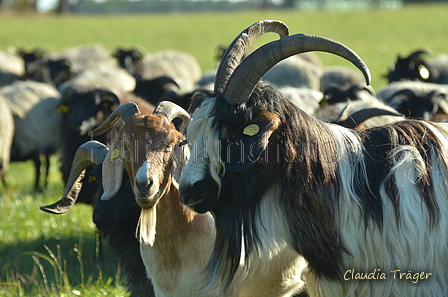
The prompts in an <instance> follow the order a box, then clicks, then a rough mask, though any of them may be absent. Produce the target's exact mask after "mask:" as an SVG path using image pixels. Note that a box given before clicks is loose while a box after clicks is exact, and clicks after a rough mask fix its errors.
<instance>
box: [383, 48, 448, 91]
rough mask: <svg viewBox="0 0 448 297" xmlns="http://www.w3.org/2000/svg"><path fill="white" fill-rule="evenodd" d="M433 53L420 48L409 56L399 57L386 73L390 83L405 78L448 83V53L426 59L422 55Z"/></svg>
mask: <svg viewBox="0 0 448 297" xmlns="http://www.w3.org/2000/svg"><path fill="white" fill-rule="evenodd" d="M423 54H426V55H431V54H432V52H431V51H430V50H428V49H419V50H416V51H414V52H412V53H411V54H409V56H408V57H405V58H403V57H401V56H400V55H399V56H398V57H397V61H396V62H395V64H392V65H389V71H388V73H387V74H386V75H385V77H386V78H387V80H388V81H389V83H392V82H396V81H403V80H411V81H423V82H429V83H438V84H448V55H440V56H438V57H436V58H435V59H432V60H429V61H426V60H425V59H423V58H422V55H423Z"/></svg>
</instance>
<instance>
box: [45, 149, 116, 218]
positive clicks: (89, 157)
mask: <svg viewBox="0 0 448 297" xmlns="http://www.w3.org/2000/svg"><path fill="white" fill-rule="evenodd" d="M108 150H109V149H108V148H107V146H105V145H104V144H102V143H101V142H98V141H96V140H92V141H88V142H86V143H84V144H82V145H81V146H79V148H78V149H77V150H76V153H75V157H74V159H73V164H72V167H71V169H70V175H69V177H68V180H67V185H66V186H65V191H64V194H63V195H62V198H61V199H60V200H59V201H58V202H56V203H53V204H51V205H47V206H42V207H40V209H41V210H43V211H46V212H49V213H53V214H62V213H65V212H67V211H68V210H69V209H70V208H71V207H72V206H73V205H74V204H75V203H76V200H77V199H78V194H79V192H80V191H81V179H82V178H83V177H84V173H85V169H86V168H87V167H88V166H90V165H97V164H100V163H102V162H103V160H104V158H105V156H106V154H107V151H108Z"/></svg>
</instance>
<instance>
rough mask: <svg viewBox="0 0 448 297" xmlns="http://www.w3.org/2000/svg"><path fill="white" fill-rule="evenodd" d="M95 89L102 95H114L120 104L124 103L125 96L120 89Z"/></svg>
mask: <svg viewBox="0 0 448 297" xmlns="http://www.w3.org/2000/svg"><path fill="white" fill-rule="evenodd" d="M95 91H96V92H98V94H100V96H112V97H114V98H115V99H116V100H117V102H118V104H122V103H123V97H122V95H121V93H120V92H119V91H118V90H115V89H110V90H103V89H97V90H95Z"/></svg>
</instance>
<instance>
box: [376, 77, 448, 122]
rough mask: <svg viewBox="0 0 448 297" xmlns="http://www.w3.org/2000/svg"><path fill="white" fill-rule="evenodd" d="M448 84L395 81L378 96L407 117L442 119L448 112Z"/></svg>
mask: <svg viewBox="0 0 448 297" xmlns="http://www.w3.org/2000/svg"><path fill="white" fill-rule="evenodd" d="M447 95H448V85H442V84H433V83H425V82H417V81H416V82H395V83H391V84H389V85H388V86H386V87H385V88H383V89H382V90H380V92H378V95H377V96H378V97H379V98H380V99H381V100H382V101H384V102H385V103H387V104H388V105H390V106H392V107H393V108H395V109H396V110H397V111H400V112H402V113H404V114H406V116H407V117H412V118H416V119H418V118H421V119H425V120H433V121H435V120H436V118H437V119H438V121H441V120H442V119H443V118H445V120H444V121H446V115H447V114H448V100H447Z"/></svg>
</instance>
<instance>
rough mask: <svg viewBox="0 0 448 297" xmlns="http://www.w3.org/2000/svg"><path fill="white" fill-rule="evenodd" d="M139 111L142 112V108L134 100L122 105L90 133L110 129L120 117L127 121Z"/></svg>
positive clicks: (98, 132) (96, 134)
mask: <svg viewBox="0 0 448 297" xmlns="http://www.w3.org/2000/svg"><path fill="white" fill-rule="evenodd" d="M137 113H140V110H139V109H138V107H137V104H135V103H134V102H130V103H126V104H123V105H120V106H118V107H117V109H115V110H114V111H113V112H112V113H111V114H110V115H109V116H108V117H107V119H106V120H104V122H103V123H102V124H101V125H99V126H98V127H96V128H95V129H94V130H92V131H90V132H89V133H88V135H89V136H98V135H101V134H103V133H104V132H106V131H107V130H109V129H110V128H111V127H112V126H113V125H114V124H115V123H116V122H117V121H118V119H120V118H122V119H123V120H124V121H125V122H127V121H129V119H130V118H131V117H132V116H134V115H135V114H137Z"/></svg>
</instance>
